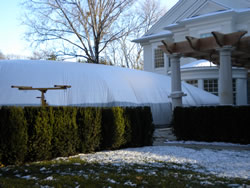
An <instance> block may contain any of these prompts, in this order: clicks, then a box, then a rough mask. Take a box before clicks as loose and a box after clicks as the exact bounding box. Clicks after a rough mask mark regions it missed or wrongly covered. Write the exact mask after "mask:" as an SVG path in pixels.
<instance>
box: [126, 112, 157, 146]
mask: <svg viewBox="0 0 250 188" xmlns="http://www.w3.org/2000/svg"><path fill="white" fill-rule="evenodd" d="M124 114H125V117H126V119H127V120H126V121H127V126H126V129H127V131H129V132H128V133H129V134H128V135H127V144H126V146H128V147H141V146H149V145H152V144H153V133H154V125H153V123H152V121H153V120H152V114H151V110H150V108H149V107H134V108H131V107H127V108H125V112H124ZM130 135H131V136H130Z"/></svg>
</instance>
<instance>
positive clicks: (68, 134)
mask: <svg viewBox="0 0 250 188" xmlns="http://www.w3.org/2000/svg"><path fill="white" fill-rule="evenodd" d="M153 131H154V126H153V124H152V115H151V111H150V108H149V107H136V108H121V107H112V108H92V107H88V108H81V107H24V108H22V107H2V108H1V109H0V162H1V163H3V164H5V165H7V164H22V163H24V162H29V161H38V160H48V159H51V158H54V157H59V156H69V155H74V154H77V153H89V152H94V151H98V150H106V149H118V148H122V147H138V146H145V145H152V142H153V138H152V135H153Z"/></svg>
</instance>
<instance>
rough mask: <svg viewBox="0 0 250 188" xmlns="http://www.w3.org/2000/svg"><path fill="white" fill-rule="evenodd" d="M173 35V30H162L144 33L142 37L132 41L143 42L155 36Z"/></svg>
mask: <svg viewBox="0 0 250 188" xmlns="http://www.w3.org/2000/svg"><path fill="white" fill-rule="evenodd" d="M171 35H172V32H171V31H162V32H159V33H157V34H153V35H144V36H142V37H141V38H138V39H135V40H133V41H132V42H135V43H143V42H147V41H148V40H153V39H155V38H162V37H167V36H171Z"/></svg>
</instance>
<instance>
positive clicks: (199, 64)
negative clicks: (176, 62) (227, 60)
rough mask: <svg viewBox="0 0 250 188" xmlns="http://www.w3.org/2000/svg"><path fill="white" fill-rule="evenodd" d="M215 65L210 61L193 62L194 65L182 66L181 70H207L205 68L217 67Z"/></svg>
mask: <svg viewBox="0 0 250 188" xmlns="http://www.w3.org/2000/svg"><path fill="white" fill-rule="evenodd" d="M216 66H217V65H215V64H214V63H212V62H210V61H208V60H204V59H201V60H198V61H193V62H192V63H188V64H185V65H182V66H181V69H190V68H205V67H216Z"/></svg>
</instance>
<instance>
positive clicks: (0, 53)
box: [0, 51, 5, 59]
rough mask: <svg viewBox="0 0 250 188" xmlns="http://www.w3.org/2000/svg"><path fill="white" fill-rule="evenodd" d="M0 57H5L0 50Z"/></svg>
mask: <svg viewBox="0 0 250 188" xmlns="http://www.w3.org/2000/svg"><path fill="white" fill-rule="evenodd" d="M0 59H5V55H4V54H3V53H2V52H1V51H0Z"/></svg>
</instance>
